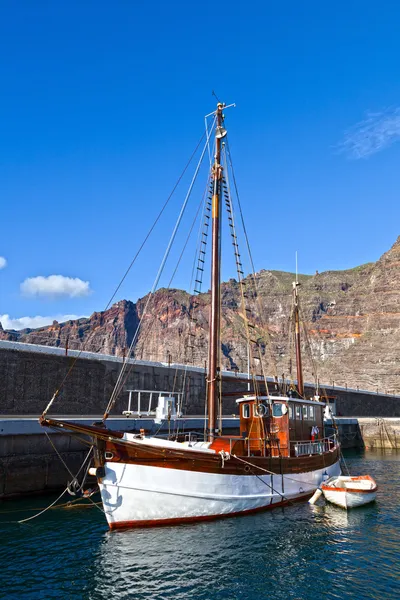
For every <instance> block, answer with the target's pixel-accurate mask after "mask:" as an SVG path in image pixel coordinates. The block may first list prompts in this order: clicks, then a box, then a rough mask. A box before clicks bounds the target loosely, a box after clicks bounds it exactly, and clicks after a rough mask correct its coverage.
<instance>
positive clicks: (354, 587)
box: [0, 452, 400, 600]
mask: <svg viewBox="0 0 400 600" xmlns="http://www.w3.org/2000/svg"><path fill="white" fill-rule="evenodd" d="M346 460H347V463H348V465H349V467H350V470H351V472H352V473H354V474H366V473H369V474H370V475H372V476H373V477H374V478H375V479H376V480H377V482H378V484H379V486H380V488H379V495H378V500H377V502H376V503H374V504H370V505H368V506H365V507H361V508H358V509H354V510H353V511H349V512H346V511H344V510H342V509H340V508H337V507H335V506H332V505H323V504H322V505H320V506H315V507H311V506H309V505H308V504H297V505H294V506H290V507H287V508H284V509H282V508H277V509H274V510H272V511H269V512H265V513H260V514H257V515H255V516H249V517H237V518H234V519H226V520H222V521H215V522H210V523H205V524H204V523H201V524H198V525H187V526H181V527H160V528H155V529H146V530H127V531H120V532H113V533H110V532H109V531H108V528H107V525H106V522H105V519H104V516H103V515H102V514H101V512H100V511H99V510H97V509H96V508H94V507H93V508H75V509H56V510H50V511H48V512H47V513H46V514H44V515H43V516H41V517H39V518H38V519H35V520H33V521H31V522H30V523H27V524H24V525H18V524H17V523H16V522H15V521H17V520H18V519H21V518H23V517H25V516H28V515H32V514H34V512H33V511H32V510H27V509H31V508H33V507H43V506H46V505H47V504H49V503H50V501H52V500H53V499H54V497H51V498H49V497H41V498H35V499H34V500H33V499H29V500H18V501H17V500H16V501H7V502H3V503H0V511H1V514H0V518H1V520H0V530H1V547H0V574H1V585H0V597H1V598H7V599H9V600H14V599H18V600H25V599H26V600H28V599H36V598H66V599H69V598H71V599H75V598H76V599H78V598H79V599H80V598H82V599H86V598H87V599H93V600H97V599H99V600H100V599H107V600H110V599H112V598H116V599H120V598H121V599H122V598H123V599H125V598H133V599H138V600H139V599H144V598H146V599H157V600H158V599H160V600H161V599H163V600H164V599H170V598H171V599H172V598H173V599H174V600H188V599H190V600H192V599H194V600H203V599H204V600H220V599H221V600H222V599H224V600H229V599H232V600H234V599H235V600H236V599H241V600H251V599H267V598H268V599H274V600H280V599H305V600H314V599H315V600H321V599H329V600H330V599H336V598H337V599H341V600H343V599H345V598H351V599H364V598H374V599H378V598H379V599H392V598H393V599H395V598H396V599H399V598H400V507H399V491H400V477H399V476H400V454H388V453H386V454H376V453H372V452H369V453H365V454H364V455H360V454H358V455H356V454H348V455H347V457H346Z"/></svg>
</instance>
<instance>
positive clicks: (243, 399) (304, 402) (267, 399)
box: [236, 395, 326, 406]
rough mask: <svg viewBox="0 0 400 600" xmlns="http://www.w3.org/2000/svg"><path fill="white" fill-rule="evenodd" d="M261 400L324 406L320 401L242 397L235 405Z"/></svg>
mask: <svg viewBox="0 0 400 600" xmlns="http://www.w3.org/2000/svg"><path fill="white" fill-rule="evenodd" d="M257 398H258V400H262V401H264V402H286V403H287V402H300V404H318V405H319V406H325V404H326V402H322V401H321V400H305V399H303V398H289V397H288V396H254V395H253V396H243V398H238V399H237V400H236V404H240V403H241V402H252V401H253V400H257Z"/></svg>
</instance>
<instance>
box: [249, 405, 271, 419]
mask: <svg viewBox="0 0 400 600" xmlns="http://www.w3.org/2000/svg"><path fill="white" fill-rule="evenodd" d="M253 410H254V416H255V417H268V415H269V407H268V406H266V405H265V404H254V409H253Z"/></svg>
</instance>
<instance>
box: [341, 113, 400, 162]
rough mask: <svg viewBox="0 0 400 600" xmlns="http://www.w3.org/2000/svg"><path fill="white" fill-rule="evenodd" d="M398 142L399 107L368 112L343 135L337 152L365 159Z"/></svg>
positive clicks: (399, 134)
mask: <svg viewBox="0 0 400 600" xmlns="http://www.w3.org/2000/svg"><path fill="white" fill-rule="evenodd" d="M399 140H400V107H397V108H388V109H385V110H383V111H381V112H374V113H373V112H368V113H366V118H365V119H364V120H363V121H360V122H359V123H357V124H356V125H354V127H352V128H351V129H349V130H348V131H346V132H345V134H344V139H343V141H342V142H341V143H340V144H339V151H340V152H342V153H343V154H346V155H347V156H348V157H349V158H355V159H358V158H367V157H368V156H371V155H372V154H375V153H376V152H380V151H381V150H384V149H385V148H388V147H389V146H391V145H392V144H394V143H395V142H398V141H399Z"/></svg>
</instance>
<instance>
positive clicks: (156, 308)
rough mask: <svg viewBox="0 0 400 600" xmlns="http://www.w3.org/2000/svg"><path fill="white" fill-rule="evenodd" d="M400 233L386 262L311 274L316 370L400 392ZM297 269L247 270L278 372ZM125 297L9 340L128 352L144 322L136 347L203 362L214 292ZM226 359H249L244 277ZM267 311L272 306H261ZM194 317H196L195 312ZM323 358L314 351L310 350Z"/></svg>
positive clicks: (258, 326)
mask: <svg viewBox="0 0 400 600" xmlns="http://www.w3.org/2000/svg"><path fill="white" fill-rule="evenodd" d="M399 266H400V238H399V239H398V240H397V241H396V243H395V244H394V245H393V247H392V248H391V249H390V250H389V251H388V252H387V253H386V254H384V255H383V256H382V257H381V258H380V259H379V260H378V261H377V262H376V263H371V264H367V265H363V266H360V267H356V268H355V269H350V270H347V271H327V272H324V273H316V274H315V275H313V276H309V275H301V276H300V277H299V281H300V283H301V292H300V293H301V299H302V317H303V323H304V326H305V331H307V332H308V333H307V335H306V334H305V332H304V333H303V345H304V370H305V375H306V379H307V380H310V381H312V380H313V379H314V378H315V377H318V378H319V379H320V381H321V382H326V383H331V382H332V381H334V382H335V383H336V384H337V385H345V384H347V385H349V386H352V387H357V386H359V387H362V388H367V389H373V390H375V389H376V388H377V387H379V388H380V389H381V390H383V391H389V392H397V393H400V367H399V366H398V365H399V362H398V356H397V354H398V349H399V348H400V320H399V319H400V268H399ZM293 277H294V276H293V274H292V273H285V272H278V271H265V270H262V271H260V272H259V273H257V274H256V288H254V286H253V282H252V279H251V277H248V278H246V280H245V281H246V289H247V293H246V296H247V300H246V302H247V314H248V316H249V319H250V321H251V322H252V323H253V324H254V326H255V328H254V331H255V333H256V336H257V337H258V339H260V340H261V345H262V349H263V352H265V357H266V362H267V369H268V374H270V375H274V374H278V375H281V374H282V373H285V374H288V372H289V369H290V362H291V356H292V354H293V352H292V349H291V346H290V345H289V338H290V335H289V317H290V312H291V287H292V281H293ZM146 300H147V298H142V299H140V300H138V302H137V303H136V304H134V303H133V302H130V301H127V300H122V301H120V302H117V303H116V304H114V305H113V306H112V307H111V308H110V309H109V310H107V311H105V312H99V313H97V312H96V313H94V314H93V315H92V316H91V317H90V318H88V319H79V320H77V321H68V322H66V323H57V322H54V323H53V325H51V326H50V327H43V328H40V329H35V330H23V331H18V332H15V331H3V330H2V329H1V328H0V339H10V340H15V341H21V342H28V343H35V344H46V345H52V346H62V347H65V346H66V344H67V343H68V347H69V348H71V349H80V348H82V347H84V349H85V350H89V351H93V352H101V353H105V354H117V355H123V354H124V353H125V352H126V349H127V348H128V347H129V345H130V343H131V341H132V338H133V335H134V333H135V331H136V328H137V326H138V324H139V322H142V323H141V328H140V334H139V337H138V342H137V345H136V351H135V353H136V356H137V357H138V358H143V359H147V360H159V361H168V360H171V361H173V362H188V363H192V364H197V365H203V364H204V361H205V360H206V359H207V327H208V313H209V301H210V298H209V294H200V295H198V296H190V295H189V294H187V293H186V292H184V291H182V290H175V289H169V290H166V289H161V290H159V291H157V293H156V294H155V295H154V297H153V298H152V299H151V300H150V303H149V310H148V311H147V314H145V315H144V306H145V304H146ZM221 300H222V309H223V316H222V322H221V327H222V364H223V367H224V368H228V369H234V368H239V369H241V370H246V368H247V341H246V339H247V338H246V335H245V326H244V320H243V315H242V309H241V303H240V302H241V294H240V286H239V284H238V283H237V281H235V280H230V281H228V282H226V283H224V284H223V285H222V294H221ZM260 313H262V314H260ZM192 317H193V318H192ZM309 349H311V350H312V355H313V357H314V361H312V360H311V356H310V354H311V353H310V352H308V350H309Z"/></svg>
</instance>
